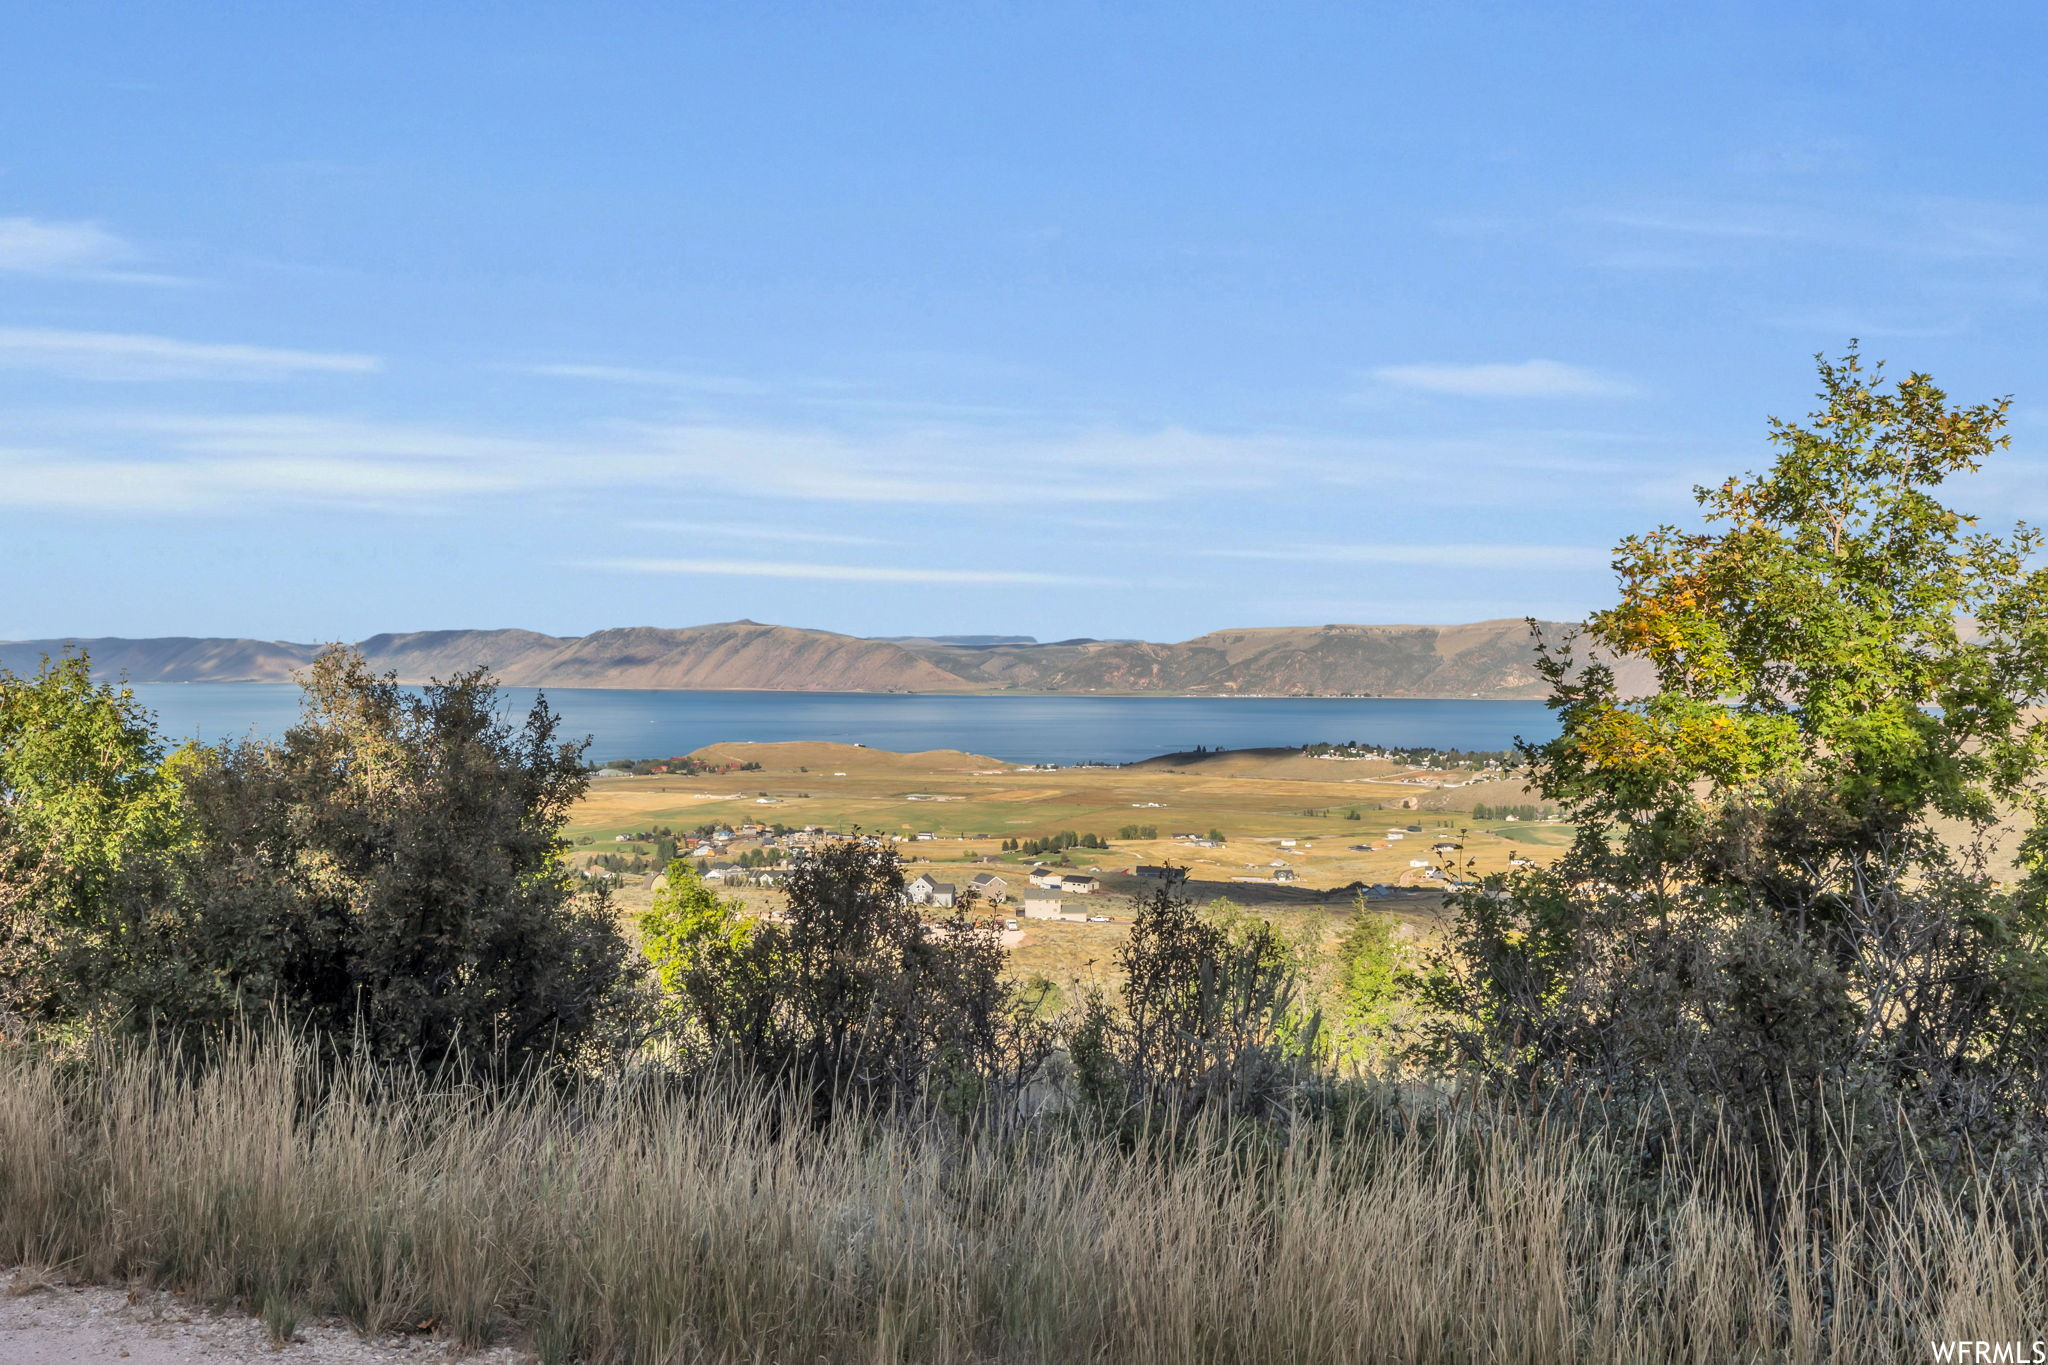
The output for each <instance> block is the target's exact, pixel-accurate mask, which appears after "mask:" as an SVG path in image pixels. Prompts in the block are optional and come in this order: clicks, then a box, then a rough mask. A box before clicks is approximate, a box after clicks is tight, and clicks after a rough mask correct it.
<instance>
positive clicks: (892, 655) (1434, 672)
mask: <svg viewBox="0 0 2048 1365" xmlns="http://www.w3.org/2000/svg"><path fill="white" fill-rule="evenodd" d="M1565 629H1567V627H1565V626H1564V625H1562V624H1561V623H1544V630H1545V634H1546V635H1548V636H1552V638H1555V636H1556V635H1557V634H1560V633H1562V632H1563V631H1564V630H1565ZM67 645H75V646H80V647H83V648H85V649H86V650H87V651H89V652H90V654H91V655H92V659H93V664H94V668H95V671H97V672H99V673H101V674H104V675H107V676H125V677H126V678H128V679H129V680H130V681H132V682H287V681H289V680H290V678H291V675H292V672H293V670H294V669H298V668H303V667H304V666H305V665H306V664H307V663H308V662H310V661H311V660H312V658H313V656H314V655H315V654H317V653H318V652H319V648H320V647H319V646H318V645H312V644H295V643H290V642H286V641H274V640H227V639H191V638H183V637H178V638H165V639H150V640H126V639H96V640H95V639H79V640H19V641H0V666H4V667H6V668H10V669H13V670H14V671H16V672H21V671H23V670H26V669H32V668H34V667H35V666H36V663H37V661H38V660H39V659H40V657H41V656H42V655H44V654H55V653H57V652H58V651H59V650H61V649H63V648H64V647H66V646H67ZM357 647H358V648H359V649H361V650H362V652H363V655H364V657H365V659H366V660H367V661H368V662H369V664H370V666H371V667H372V668H374V669H376V670H377V671H379V672H395V673H397V675H398V677H399V679H400V681H403V682H425V681H427V680H429V679H431V678H445V677H448V676H450V675H452V674H455V673H458V672H461V671H463V670H464V669H469V668H476V667H484V668H488V669H490V670H491V671H492V672H493V673H495V674H496V675H497V676H498V679H499V680H500V681H501V682H505V683H508V684H513V685H516V686H532V687H594V688H654V689H674V690H703V691H800V692H1004V691H1017V692H1055V693H1097V694H1125V693H1148V692H1149V693H1170V694H1179V695H1193V696H1233V695H1237V696H1378V697H1417V698H1421V697H1488V698H1533V697H1541V696H1543V695H1544V692H1545V687H1544V684H1543V681H1542V679H1541V678H1540V677H1539V676H1538V675H1537V673H1536V669H1535V667H1534V651H1533V650H1532V649H1531V646H1530V641H1529V634H1528V627H1527V625H1526V623H1524V622H1522V621H1519V620H1512V621H1507V620H1504V621H1479V622H1474V623H1472V624H1469V625H1455V626H1374V625H1329V626H1268V627H1259V628H1252V629H1241V630H1219V631H1212V632H1211V633H1209V634H1207V635H1199V636H1196V637H1195V638H1194V639H1192V640H1183V641H1180V642H1179V643H1175V644H1153V643H1150V642H1147V641H1143V640H1066V641H1060V642H1057V643H1053V644H1040V643H1038V642H1037V641H1035V640H1031V639H1029V638H1028V637H1020V636H1002V635H983V636H902V637H895V638H891V639H867V638H862V637H859V636H853V635H837V634H833V633H832V632H830V631H822V630H804V629H800V628H798V627H794V626H768V625H761V624H759V623H758V622H754V621H728V622H724V623H721V624H717V625H707V626H687V627H682V628H679V629H672V628H665V627H656V626H629V627H622V628H619V629H614V630H601V631H597V632H595V633H593V634H590V635H582V636H568V637H562V636H553V635H542V634H540V633H538V632H535V631H530V630H434V631H413V632H408V633H404V634H385V635H373V636H371V637H370V638H369V639H367V640H363V641H361V642H360V643H359V644H358V646H357ZM1619 671H1620V672H1621V673H1622V674H1623V675H1624V676H1623V682H1624V684H1627V683H1628V682H1630V681H1633V678H1632V676H1631V675H1632V674H1634V673H1636V672H1638V671H1639V666H1638V665H1636V664H1635V663H1634V662H1633V661H1627V662H1624V664H1623V665H1622V667H1621V669H1620V670H1619Z"/></svg>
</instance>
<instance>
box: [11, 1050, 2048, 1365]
mask: <svg viewBox="0 0 2048 1365" xmlns="http://www.w3.org/2000/svg"><path fill="white" fill-rule="evenodd" d="M1420 1093H1421V1092H1409V1093H1408V1095H1407V1096H1406V1098H1403V1099H1396V1098H1392V1097H1391V1092H1390V1097H1389V1098H1386V1099H1384V1100H1382V1101H1380V1102H1378V1103H1377V1104H1375V1105H1373V1106H1370V1107H1369V1109H1368V1110H1367V1112H1370V1113H1371V1114H1372V1115H1373V1117H1372V1119H1371V1120H1370V1121H1369V1122H1367V1121H1361V1122H1359V1123H1358V1124H1356V1125H1354V1126H1353V1129H1352V1131H1350V1132H1348V1133H1340V1132H1336V1131H1334V1130H1332V1129H1330V1128H1327V1127H1311V1128H1305V1129H1303V1130H1302V1131H1300V1132H1298V1133H1296V1134H1294V1135H1293V1140H1292V1141H1290V1142H1287V1143H1275V1142H1271V1141H1269V1140H1262V1139H1255V1138H1251V1137H1242V1136H1241V1137H1239V1138H1237V1139H1235V1140H1225V1139H1224V1138H1222V1137H1220V1136H1217V1135H1213V1134H1212V1135H1209V1136H1206V1137H1202V1138H1198V1139H1196V1140H1193V1141H1190V1142H1188V1143H1186V1144H1184V1145H1183V1147H1182V1149H1181V1150H1180V1151H1179V1152H1177V1153H1176V1154H1175V1155H1174V1156H1172V1157H1171V1158H1159V1157H1134V1156H1129V1155H1125V1154H1122V1153H1120V1152H1119V1151H1118V1150H1117V1149H1116V1148H1115V1147H1114V1146H1113V1145H1111V1144H1107V1143H1099V1142H1091V1141H1087V1140H1083V1139H1080V1138H1077V1137H1074V1136H1072V1135H1070V1134H1066V1133H1064V1132H1058V1133H1054V1132H1040V1133H1036V1134H1024V1135H1018V1134H1012V1135H1010V1136H1008V1137H1006V1138H1001V1139H999V1138H997V1137H994V1136H979V1137H968V1138H963V1137H960V1136H958V1135H957V1134H955V1133H953V1132H951V1131H948V1130H941V1129H932V1130H918V1131H905V1130H902V1129H878V1128H876V1129H860V1128H857V1127H856V1126H853V1125H846V1126H842V1127H840V1128H838V1129H835V1130H834V1131H831V1132H827V1133H822V1134H821V1133H815V1132H812V1131H809V1130H805V1129H792V1130H789V1131H788V1134H787V1135H786V1136H785V1137H784V1138H782V1139H781V1140H772V1139H771V1138H770V1137H769V1136H768V1134H769V1133H770V1131H771V1129H772V1127H773V1125H772V1124H771V1122H770V1120H771V1119H772V1118H773V1117H774V1114H773V1112H772V1106H771V1105H770V1104H769V1103H768V1102H766V1101H764V1100H762V1099H759V1098H750V1097H748V1096H747V1095H745V1094H743V1093H740V1092H738V1091H736V1090H733V1089H730V1088H728V1089H726V1090H724V1091H722V1092H720V1093H718V1094H715V1095H712V1096H710V1097H709V1098H705V1099H691V1098H689V1097H687V1096H684V1095H680V1094H678V1093H676V1092H674V1091H673V1090H663V1089H657V1088H654V1087H651V1086H645V1085H643V1086H637V1087H636V1086H627V1085H610V1086H605V1087H595V1088H592V1087H585V1088H584V1089H583V1091H582V1092H581V1093H580V1096H577V1097H572V1096H569V1095H566V1094H564V1093H562V1092H559V1091H547V1092H543V1091H538V1090H536V1091H529V1092H525V1093H522V1094H520V1095H517V1096H514V1097H510V1098H507V1097H503V1096H500V1097H498V1098H497V1099H496V1100H495V1101H493V1100H490V1099H487V1098H486V1097H484V1096H481V1095H479V1094H476V1093H473V1092H467V1091H461V1090H435V1089H434V1088H432V1087H430V1086H427V1085H425V1084H423V1083H417V1082H416V1083H411V1084H407V1085H404V1086H400V1087H398V1088H396V1089H395V1090H394V1089H392V1088H390V1087H385V1088H383V1089H379V1088H378V1087H376V1086H373V1085H372V1084H371V1083H370V1082H369V1081H368V1079H367V1078H366V1077H364V1076H362V1075H360V1074H344V1076H343V1077H342V1078H341V1079H340V1080H339V1081H338V1082H335V1083H332V1084H331V1085H315V1084H314V1082H313V1080H312V1079H311V1074H310V1071H309V1069H308V1067H307V1066H306V1065H305V1058H304V1057H303V1056H302V1055H300V1054H298V1053H295V1052H294V1051H293V1050H292V1049H291V1048H289V1047H286V1046H269V1047H263V1048H251V1049H248V1050H246V1051H244V1052H242V1053H240V1054H238V1055H236V1056H235V1057H233V1058H231V1059H229V1060H228V1061H227V1062H225V1063H224V1064H222V1065H220V1066H218V1067H216V1068H213V1069H212V1070H210V1071H209V1072H208V1073H206V1074H205V1075H204V1076H203V1077H199V1078H196V1079H181V1078H180V1077H179V1076H177V1075H176V1074H174V1073H173V1072H171V1071H169V1070H167V1069H166V1068H164V1067H163V1066H161V1065H160V1064H158V1063H156V1062H154V1061H152V1060H150V1059H149V1058H146V1057H128V1058H125V1059H103V1060H102V1061H100V1062H97V1063H94V1064H92V1065H77V1064H73V1065H69V1066H66V1065H60V1064H57V1063H54V1062H50V1061H46V1060H41V1059H37V1058H33V1057H29V1056H24V1055H15V1056H12V1057H9V1058H5V1059H0V1261H5V1262H12V1263H27V1264H36V1265H43V1266H52V1267H58V1268H61V1269H62V1270H63V1271H64V1272H66V1273H68V1274H72V1275H75V1276H80V1277H86V1278H92V1279H97V1280H106V1281H122V1280H139V1281H146V1282H150V1283H154V1284H159V1285H165V1286H169V1287H173V1288H176V1289H179V1290H181V1291H184V1292H187V1293H190V1294H194V1295H197V1296H200V1297H201V1298H205V1299H210V1300H215V1301H221V1302H236V1303H239V1304H242V1305H244V1306H245V1307H247V1308H248V1309H250V1310H251V1311H255V1312H260V1313H266V1314H267V1315H270V1316H272V1317H273V1318H274V1320H275V1327H274V1329H273V1330H278V1331H279V1335H283V1334H285V1333H287V1332H288V1331H289V1329H290V1323H291V1321H292V1320H294V1319H295V1317H296V1315H297V1313H298V1312H299V1311H300V1307H301V1306H304V1307H305V1308H306V1309H307V1310H308V1311H321V1310H328V1309H331V1310H334V1311H337V1312H339V1313H341V1314H343V1315H344V1316H345V1317H347V1318H348V1319H349V1320H350V1321H351V1322H352V1323H354V1324H355V1325H356V1326H357V1327H358V1328H360V1329H361V1330H364V1331H366V1332H367V1331H376V1330H383V1329H388V1328H391V1327H394V1326H401V1325H412V1326H417V1325H419V1324H422V1323H432V1324H434V1325H435V1327H436V1329H437V1330H439V1331H443V1332H445V1333H447V1334H448V1335H450V1336H451V1337H453V1338H455V1339H456V1340H458V1341H460V1342H464V1343H478V1342H482V1341H485V1340H487V1339H491V1338H494V1337H506V1336H509V1337H512V1338H514V1339H520V1340H525V1341H527V1342H529V1343H530V1344H531V1345H532V1346H533V1347H534V1349H535V1350H536V1351H537V1352H538V1354H539V1355H540V1356H541V1358H542V1359H544V1360H548V1361H562V1360H570V1359H587V1360H590V1361H635V1362H640V1361H645V1362H655V1361H661V1362H668V1361H686V1360H714V1361H798V1360H801V1361H817V1360H830V1361H839V1360H862V1361H895V1360H902V1361H920V1362H924V1361H941V1362H944V1361H959V1362H967V1361H1003V1362H1008V1361H1016V1362H1051V1361H1116V1362H1125V1361H1139V1362H1147V1361H1156V1362H1162V1363H1165V1362H1173V1363H1174V1365H1180V1363H1181V1362H1216V1363H1217V1365H1228V1363H1232V1362H1264V1361H1271V1362H1297V1361H1323V1360H1330V1361H1353V1360H1356V1361H1478V1360H1485V1361H1510V1362H1512V1361H1528V1362H1551V1361H1562V1360H1576V1361H1595V1362H1601V1361H1617V1362H1618V1361H1630V1362H1639V1361H1646V1360H1658V1361H1661V1360H1675V1361H1697V1362H1721V1361H1731V1360H1757V1361H1764V1360H1770V1361H1779V1360H1786V1361H1836V1360H1841V1361H1859V1362H1860V1361H1869V1360H1879V1359H1918V1358H1925V1353H1926V1351H1927V1349H1928V1348H1927V1343H1928V1342H1929V1341H1930V1340H1932V1339H1936V1338H1954V1337H1967V1338H2005V1339H2013V1338H2016V1337H2017V1338H2020V1339H2023V1340H2031V1339H2032V1338H2033V1336H2035V1335H2037V1330H2036V1329H2038V1328H2039V1326H2040V1325H2041V1324H2042V1323H2043V1322H2044V1321H2048V1315H2044V1308H2048V1300H2044V1297H2043V1290H2044V1284H2043V1268H2042V1260H2041V1257H2040V1255H2039V1251H2040V1246H2039V1242H2038V1240H2037V1236H2036V1232H2035V1229H2037V1228H2039V1227H2041V1226H2043V1215H2044V1214H2048V1207H2044V1206H2043V1203H2042V1201H2041V1200H2040V1198H2039V1197H2037V1196H2029V1197H2026V1198H2023V1199H2019V1200H2017V1201H2016V1202H2015V1203H2010V1204H2008V1205H2007V1212H2006V1213H2004V1214H2002V1215H1988V1214H1986V1215H1980V1214H1978V1213H1975V1212H1973V1211H1972V1209H1973V1207H1974V1206H1975V1204H1976V1203H1977V1202H1978V1201H1976V1200H1973V1199H1972V1198H1971V1197H1970V1196H1971V1191H1970V1189H1969V1188H1968V1187H1967V1186H1966V1185H1965V1186H1963V1187H1960V1188H1959V1189H1957V1190H1954V1191H1950V1192H1942V1191H1939V1190H1937V1189H1935V1188H1933V1187H1932V1186H1929V1187H1926V1188H1922V1189H1919V1190H1918V1191H1917V1192H1916V1193H1915V1194H1913V1196H1912V1197H1911V1198H1909V1199H1907V1200H1906V1201H1905V1202H1903V1203H1902V1204H1900V1205H1898V1206H1896V1207H1893V1208H1890V1209H1858V1208H1854V1207H1849V1206H1846V1205H1842V1204H1838V1203H1837V1204H1815V1203H1813V1202H1811V1201H1808V1200H1806V1199H1804V1198H1802V1197H1799V1196H1796V1195H1794V1196H1790V1197H1788V1199H1787V1200H1786V1201H1785V1202H1784V1203H1783V1204H1782V1205H1781V1206H1780V1209H1779V1212H1778V1215H1777V1217H1776V1219H1775V1221H1774V1222H1773V1223H1771V1224H1769V1225H1766V1224H1764V1223H1761V1222H1759V1221H1758V1218H1757V1216H1756V1215H1755V1213H1754V1212H1753V1211H1752V1210H1753V1209H1754V1207H1756V1206H1757V1205H1758V1204H1759V1203H1760V1202H1761V1201H1758V1200H1755V1199H1754V1198H1750V1199H1742V1200H1738V1199H1735V1198H1732V1197H1729V1198H1721V1197H1717V1196H1716V1195H1715V1194H1713V1193H1712V1192H1708V1193H1701V1192H1700V1191H1699V1188H1698V1187H1697V1185H1696V1184H1695V1183H1694V1182H1684V1181H1676V1180H1673V1181H1665V1182H1646V1181H1644V1180H1643V1179H1642V1178H1641V1177H1640V1176H1639V1174H1638V1173H1637V1172H1636V1171H1635V1169H1634V1168H1633V1167H1632V1166H1631V1165H1630V1164H1629V1162H1628V1161H1627V1160H1626V1159H1624V1157H1623V1156H1621V1155H1617V1152H1619V1151H1622V1150H1624V1149H1626V1148H1628V1147H1629V1146H1630V1145H1631V1144H1628V1143H1611V1142H1610V1143H1603V1142H1600V1141H1597V1140H1594V1139H1591V1138H1588V1137H1585V1136H1583V1135H1580V1134H1577V1133H1575V1132H1574V1131H1572V1130H1571V1129H1569V1128H1568V1127H1566V1126H1563V1125H1555V1124H1553V1125H1543V1124H1536V1123H1532V1122H1530V1121H1527V1120H1523V1119H1517V1118H1516V1117H1515V1116H1514V1115H1513V1114H1511V1113H1506V1112H1500V1111H1491V1110H1489V1111H1481V1112H1473V1111H1470V1110H1466V1109H1463V1108H1460V1107H1458V1106H1455V1105H1450V1104H1446V1103H1445V1102H1443V1101H1442V1100H1441V1099H1440V1098H1435V1097H1432V1096H1428V1095H1422V1096H1421V1098H1418V1095H1419V1094H1420ZM1724 1155H1726V1154H1724ZM1821 1174H1825V1173H1821ZM1806 1183H1807V1184H1808V1185H1809V1186H1810V1187H1814V1188H1825V1187H1826V1186H1827V1183H1828V1182H1827V1181H1825V1180H1820V1179H1815V1180H1811V1181H1808V1182H1806ZM1824 1228H1825V1229H1829V1231H1828V1232H1827V1233H1826V1234H1825V1235H1824V1234H1823V1232H1822V1229H1824ZM280 1329H281V1330H280Z"/></svg>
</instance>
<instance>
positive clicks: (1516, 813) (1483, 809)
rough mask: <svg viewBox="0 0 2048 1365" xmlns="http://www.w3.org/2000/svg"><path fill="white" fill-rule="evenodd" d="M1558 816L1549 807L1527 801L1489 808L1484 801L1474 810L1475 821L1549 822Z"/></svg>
mask: <svg viewBox="0 0 2048 1365" xmlns="http://www.w3.org/2000/svg"><path fill="white" fill-rule="evenodd" d="M1556 814H1557V812H1556V811H1555V810H1553V809H1552V808H1551V807H1549V806H1536V805H1532V804H1530V803H1529V802H1527V801H1523V802H1520V803H1516V804H1511V805H1499V806H1489V805H1487V804H1486V803H1485V802H1483V801H1482V802H1480V803H1479V804H1478V805H1476V806H1474V807H1473V808H1472V818H1473V819H1474V820H1549V819H1552V818H1554V817H1555V816H1556Z"/></svg>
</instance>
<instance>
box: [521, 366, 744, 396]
mask: <svg viewBox="0 0 2048 1365" xmlns="http://www.w3.org/2000/svg"><path fill="white" fill-rule="evenodd" d="M515 368H516V369H518V370H519V371H520V372H521V373H523V374H537V375H545V376H546V377H548V378H550V379H589V380H593V381H596V382H598V383H604V384H631V385H638V386H644V387H648V388H661V389H687V390H691V391H693V392H697V393H718V394H734V395H753V394H763V393H768V392H771V391H772V387H773V386H771V385H769V384H766V383H763V382H762V381H760V380H758V379H742V378H740V377H739V376H737V375H728V374H704V373H700V372H698V371H695V370H667V369H656V368H652V367H648V366H641V365H520V366H516V367H515Z"/></svg>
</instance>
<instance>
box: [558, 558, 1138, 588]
mask: <svg viewBox="0 0 2048 1365" xmlns="http://www.w3.org/2000/svg"><path fill="white" fill-rule="evenodd" d="M569 567H571V568H577V569H594V570H600V571H603V572H608V573H633V574H678V575H691V576H694V575H709V576H713V577H727V578H785V579H802V580H806V581H811V582H821V583H926V584H954V585H969V584H991V585H992V584H1039V585H1060V586H1067V587H1081V586H1090V585H1100V584H1102V583H1104V582H1106V581H1108V580H1105V579H1101V578H1091V577H1086V576H1083V575H1079V574H1059V573H1037V572H1033V571H1031V570H1025V569H945V568H914V567H899V566H895V565H880V564H804V563H794V562H791V561H788V560H763V559H639V558H626V559H593V560H582V561H578V562H575V563H573V564H571V565H570V566H569Z"/></svg>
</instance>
